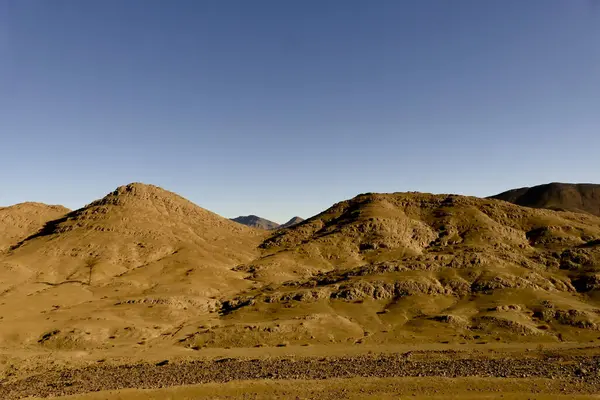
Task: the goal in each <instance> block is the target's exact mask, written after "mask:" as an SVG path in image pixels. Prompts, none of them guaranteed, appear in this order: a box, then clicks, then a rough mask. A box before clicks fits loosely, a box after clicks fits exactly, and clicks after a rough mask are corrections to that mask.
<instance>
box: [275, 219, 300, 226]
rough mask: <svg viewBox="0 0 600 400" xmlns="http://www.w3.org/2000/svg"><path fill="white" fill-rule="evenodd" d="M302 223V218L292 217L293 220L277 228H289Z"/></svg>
mask: <svg viewBox="0 0 600 400" xmlns="http://www.w3.org/2000/svg"><path fill="white" fill-rule="evenodd" d="M302 221H304V218H300V217H294V218H292V219H290V220H289V221H288V222H286V223H285V224H281V225H279V226H278V228H289V227H292V226H294V225H298V224H299V223H300V222H302Z"/></svg>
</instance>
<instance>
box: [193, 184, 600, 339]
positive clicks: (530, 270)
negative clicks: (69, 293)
mask: <svg viewBox="0 0 600 400" xmlns="http://www.w3.org/2000/svg"><path fill="white" fill-rule="evenodd" d="M261 247H262V248H263V251H264V253H263V256H262V257H261V258H259V259H257V260H254V261H253V262H252V263H248V264H246V265H242V266H239V267H238V268H237V269H238V270H240V271H245V272H246V273H248V274H249V279H253V280H255V281H257V282H264V284H265V286H263V287H261V288H259V289H256V290H251V291H249V292H247V293H244V294H243V295H240V296H238V297H236V298H234V299H232V300H231V301H229V302H226V303H224V306H223V310H222V312H223V314H224V315H225V316H226V318H227V320H228V321H229V322H230V323H232V327H230V328H228V329H230V330H233V329H234V328H233V326H235V324H234V323H233V322H234V321H236V322H237V323H238V324H243V323H244V321H255V324H254V325H253V326H256V329H258V331H259V332H261V329H265V330H266V331H263V332H264V333H262V334H257V333H256V332H255V331H248V334H246V335H243V334H241V333H239V332H238V335H237V336H236V342H237V343H240V345H241V343H245V345H253V344H257V343H255V342H256V341H262V343H263V344H265V343H269V344H271V345H274V344H275V343H276V342H278V341H283V340H285V341H288V342H290V343H301V342H302V341H309V342H311V341H313V342H321V343H330V342H336V343H353V342H357V343H371V344H376V343H389V342H411V341H412V342H415V341H423V342H428V341H436V340H444V341H450V342H461V341H465V340H476V339H479V338H483V339H481V340H486V341H489V340H498V341H515V340H516V341H520V340H541V341H561V340H567V338H568V340H583V339H584V338H585V340H587V339H590V340H592V339H593V340H595V339H596V338H597V337H598V331H599V330H600V218H598V217H594V216H591V215H589V214H579V213H569V212H555V211H550V210H541V209H531V208H524V207H520V206H516V205H513V204H510V203H506V202H501V201H497V200H492V199H478V198H471V197H462V196H454V195H429V194H420V193H395V194H365V195H360V196H357V197H356V198H354V199H352V200H349V201H344V202H340V203H338V204H336V205H334V206H333V207H331V208H330V209H328V210H326V211H325V212H323V213H321V214H319V215H317V216H315V217H313V218H310V219H309V220H307V221H305V222H304V223H302V224H300V225H297V226H296V227H292V228H290V229H287V230H284V231H278V232H276V233H275V234H274V235H272V236H271V237H270V238H268V239H267V240H265V241H264V242H263V243H262V245H261ZM275 321H276V322H275ZM271 324H274V325H276V328H273V326H272V325H271ZM267 332H268V333H267ZM226 337H228V336H227V335H226V334H222V335H219V333H218V332H217V333H213V336H212V337H210V339H209V336H207V335H198V336H195V338H196V339H195V345H199V343H206V341H208V343H212V342H210V340H212V341H213V342H214V341H218V340H223V339H222V338H226ZM257 337H260V338H257ZM474 338H475V339H474ZM202 340H204V342H202ZM259 344H260V343H259Z"/></svg>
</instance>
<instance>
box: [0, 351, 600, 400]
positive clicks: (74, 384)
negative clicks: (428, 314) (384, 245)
mask: <svg viewBox="0 0 600 400" xmlns="http://www.w3.org/2000/svg"><path fill="white" fill-rule="evenodd" d="M440 356H441V357H440ZM415 358H416V357H414V356H412V355H411V354H410V353H407V354H394V355H380V356H356V357H340V358H336V357H323V358H296V359H293V358H277V359H255V360H236V359H219V360H214V361H189V362H181V363H168V362H166V363H158V364H137V365H121V366H111V365H101V364H100V365H94V366H90V367H86V368H81V369H66V370H60V371H49V372H45V373H41V374H39V375H36V376H31V377H28V378H25V379H22V380H18V381H14V382H6V383H4V384H3V385H2V386H0V398H3V399H7V400H8V399H19V398H23V397H27V396H41V397H48V396H57V395H69V394H78V393H85V392H96V391H100V390H116V389H125V388H147V389H151V388H162V387H169V386H178V385H189V384H198V383H208V382H228V381H234V380H250V379H252V380H260V379H328V378H350V377H378V378H381V377H428V376H435V377H447V378H455V377H475V376H476V377H500V378H550V379H561V380H565V381H568V382H569V384H568V385H567V388H566V391H567V393H569V392H570V393H597V392H598V391H600V356H590V357H587V356H554V355H547V356H537V357H532V356H529V357H520V358H513V357H510V358H488V357H479V358H461V355H460V354H453V353H452V352H446V353H442V354H441V353H437V354H434V355H432V357H427V356H425V357H418V359H415Z"/></svg>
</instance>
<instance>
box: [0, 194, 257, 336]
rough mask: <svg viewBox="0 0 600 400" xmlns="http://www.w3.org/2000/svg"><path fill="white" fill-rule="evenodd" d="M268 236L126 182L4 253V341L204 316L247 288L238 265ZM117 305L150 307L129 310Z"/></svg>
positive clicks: (0, 308)
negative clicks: (218, 300) (226, 297)
mask: <svg viewBox="0 0 600 400" xmlns="http://www.w3.org/2000/svg"><path fill="white" fill-rule="evenodd" d="M263 237H264V234H263V233H262V232H260V231H258V230H254V229H251V228H248V227H246V226H243V225H240V224H237V223H235V222H232V221H229V220H228V219H226V218H223V217H220V216H218V215H216V214H214V213H212V212H210V211H207V210H205V209H203V208H200V207H198V206H196V205H195V204H193V203H191V202H189V201H187V200H186V199H184V198H182V197H180V196H178V195H176V194H174V193H171V192H168V191H166V190H163V189H161V188H158V187H156V186H152V185H144V184H139V183H134V184H130V185H127V186H122V187H119V188H118V189H116V190H115V191H114V192H112V193H110V194H108V195H107V196H106V197H104V198H103V199H100V200H97V201H94V202H92V203H91V204H89V205H87V206H86V207H83V208H81V209H79V210H76V211H73V212H71V213H69V214H67V215H65V216H64V217H62V218H60V219H57V220H54V221H52V222H50V223H47V224H46V226H45V227H44V228H43V229H42V230H41V231H39V232H37V233H36V234H34V235H32V236H30V237H28V238H26V239H24V240H22V241H21V242H20V243H19V244H18V245H17V246H15V247H14V248H13V249H12V250H11V251H10V252H8V253H7V254H5V255H4V257H2V258H0V297H1V298H2V301H1V302H0V303H1V304H0V316H3V317H4V318H3V319H2V320H1V322H0V343H2V341H3V340H2V339H3V338H4V339H6V338H7V337H10V338H11V340H14V341H16V342H24V343H28V342H29V341H33V342H34V343H35V342H37V340H38V339H39V335H40V333H41V332H40V331H45V330H49V331H54V330H57V331H61V332H65V334H66V335H67V336H66V337H65V338H64V341H63V342H60V343H61V346H62V345H66V344H65V343H70V344H69V345H74V344H73V343H77V342H78V341H80V340H83V339H85V340H84V341H83V343H86V341H87V342H89V343H90V345H91V346H93V345H94V343H100V342H101V343H104V341H105V340H107V337H108V336H110V330H111V329H121V328H124V327H125V326H131V327H135V328H136V329H139V330H141V331H144V330H145V329H150V330H152V326H154V325H157V323H158V322H160V323H162V324H166V325H167V326H168V325H169V324H171V323H178V321H179V319H180V318H183V319H185V318H186V317H185V315H186V313H187V312H189V313H192V312H193V313H199V312H200V313H201V312H206V311H207V310H208V309H210V308H211V307H213V305H214V303H215V302H216V300H215V299H216V298H217V297H219V296H223V295H226V294H233V293H237V292H238V291H239V290H241V289H244V288H246V287H248V286H249V285H250V283H249V282H248V281H247V280H244V279H243V276H242V274H240V273H238V272H235V271H232V268H233V267H234V266H235V265H237V264H238V263H241V262H245V261H248V260H251V259H253V258H254V257H256V254H257V250H256V248H257V245H258V244H259V243H260V241H261V240H262V238H263ZM128 302H129V303H128ZM120 303H125V304H144V306H142V307H141V310H142V311H140V312H133V314H132V315H131V316H130V315H128V312H127V311H125V309H124V308H119V307H116V306H115V304H120ZM154 304H156V305H158V306H157V308H156V309H150V310H149V311H151V312H152V315H148V314H146V313H145V312H144V311H145V310H147V307H148V305H150V306H152V305H154ZM50 311H54V313H53V314H52V318H50V317H48V316H47V315H45V314H46V313H48V312H50ZM92 315H93V316H94V318H91V316H92ZM46 317H48V318H46ZM89 320H93V321H95V322H89ZM84 321H88V323H86V322H84ZM82 324H83V325H85V326H86V328H85V329H87V332H88V335H86V334H84V333H83V331H82V329H80V327H81V325H82ZM65 326H68V327H69V329H68V330H65V329H66V328H65ZM118 327H119V328H118ZM3 329H4V330H3ZM71 331H72V333H70V334H67V332H71ZM157 332H158V331H157ZM42 333H43V332H42ZM155 333H156V332H155ZM2 334H4V335H2ZM79 335H82V336H81V337H80V336H79ZM142 336H143V334H142ZM36 337H37V339H36ZM96 341H99V342H96Z"/></svg>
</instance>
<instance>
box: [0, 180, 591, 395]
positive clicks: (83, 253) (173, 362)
mask: <svg viewBox="0 0 600 400" xmlns="http://www.w3.org/2000/svg"><path fill="white" fill-rule="evenodd" d="M34 209H35V210H36V211H35V212H31V211H30V210H31V206H27V207H23V206H20V207H17V206H15V207H8V208H3V209H0V216H4V215H9V216H8V217H6V216H4V217H3V219H2V220H1V221H2V229H1V230H0V232H2V237H1V238H0V240H1V242H0V243H2V244H3V246H4V250H3V251H2V252H1V253H0V353H1V354H0V379H1V380H2V386H0V393H2V397H3V398H19V397H20V396H25V395H36V396H49V395H58V394H65V395H66V394H73V395H77V396H84V397H81V398H115V399H116V398H138V397H135V396H138V395H140V396H141V395H142V394H143V395H147V396H157V398H159V397H158V396H163V395H164V396H174V397H172V398H185V396H196V395H194V394H193V393H196V394H197V395H198V396H200V395H202V396H207V397H210V398H217V396H222V397H223V398H227V396H233V397H235V396H238V395H240V396H241V393H254V392H253V390H254V391H255V392H256V393H255V394H256V396H257V397H256V396H255V398H263V397H269V396H271V398H289V397H286V396H288V395H289V396H291V395H292V394H293V395H294V396H299V397H300V398H304V397H308V398H312V397H319V398H327V397H323V396H324V394H323V393H326V392H331V393H338V394H340V393H342V392H339V391H340V390H342V389H344V390H345V389H347V390H348V392H347V393H346V394H344V396H346V397H347V398H352V396H355V397H356V398H358V396H359V395H361V393H362V394H363V395H365V396H366V395H372V396H373V398H385V396H392V397H393V396H394V395H410V396H412V395H413V394H416V395H422V396H428V395H432V396H433V395H435V394H439V395H440V396H441V395H443V394H444V393H446V394H447V395H448V396H450V395H455V394H456V395H457V396H459V395H460V396H468V395H469V393H468V390H467V386H469V385H471V384H472V385H474V386H475V387H476V388H479V389H476V393H479V394H480V395H481V396H483V395H484V394H485V395H486V396H487V395H488V394H490V393H492V392H493V391H490V390H491V388H493V387H495V386H496V385H500V386H502V385H505V386H502V387H506V391H507V392H506V393H509V392H510V391H512V392H514V393H517V394H515V396H517V395H518V393H524V390H525V391H526V389H524V388H526V387H527V385H525V386H524V384H523V382H525V381H527V382H529V383H530V384H531V385H533V384H535V385H537V386H535V387H537V388H538V389H537V390H538V394H539V395H540V396H542V395H548V396H552V395H558V394H560V393H563V394H565V393H566V394H576V393H578V394H581V395H586V396H587V395H592V394H593V393H594V392H597V388H598V384H599V383H600V382H599V381H598V365H599V362H600V359H599V358H598V354H599V353H598V346H600V296H599V293H600V292H599V289H600V217H597V216H594V215H591V214H589V213H579V212H567V211H553V210H547V209H534V208H525V207H521V206H518V205H514V204H511V203H508V202H504V201H500V200H495V199H480V198H474V197H464V196H457V195H432V194H423V193H392V194H371V193H368V194H363V195H359V196H357V197H355V198H353V199H350V200H347V201H342V202H340V203H337V204H335V205H333V206H332V207H331V208H329V209H327V210H325V211H324V212H322V213H321V214H318V215H316V216H314V217H312V218H310V219H308V220H306V221H302V222H301V223H299V224H297V225H294V226H292V227H290V228H285V229H280V230H277V231H271V232H269V231H265V230H260V229H253V228H250V227H246V226H244V225H241V224H238V223H235V222H233V221H230V220H227V219H225V218H222V217H220V216H218V215H216V214H214V213H212V212H210V211H207V210H204V209H202V208H200V207H198V206H196V205H195V204H193V203H191V202H189V201H187V200H185V199H183V198H182V197H180V196H178V195H176V194H174V193H171V192H168V191H166V190H163V189H161V188H158V187H155V186H152V185H144V184H130V185H127V186H123V187H120V188H118V189H117V190H115V191H114V192H111V193H109V194H108V195H107V196H106V197H104V198H103V199H100V200H97V201H94V202H92V203H90V204H89V205H88V206H86V207H84V208H82V209H79V210H76V211H73V212H69V211H68V210H66V209H64V208H60V207H50V206H44V205H36V206H35V208H34ZM7 210H9V211H10V214H7ZM40 210H41V211H40ZM9 218H10V219H9ZM13 221H18V223H16V222H13ZM164 361H168V362H164ZM161 362H162V363H161ZM157 364H158V365H157ZM427 376H430V377H436V378H435V379H433V378H431V379H430V380H427V381H426V382H427V383H424V384H421V383H418V382H422V381H420V380H422V379H424V378H423V377H427ZM323 379H327V383H323V382H321V383H318V384H317V383H311V384H310V385H311V389H306V390H304V389H301V388H300V386H301V382H304V381H310V382H315V381H321V380H323ZM330 379H332V380H331V381H329V380H330ZM381 379H383V380H382V381H378V380H381ZM274 380H277V381H278V382H279V381H281V383H282V385H283V386H273V384H272V382H273V381H274ZM345 380H348V382H351V384H350V383H349V386H348V387H346V386H345V385H344V384H343V383H340V382H344V381H345ZM445 380H447V382H448V383H447V384H446V383H440V382H446V381H445ZM496 380H500V381H501V382H500V383H497V384H496V383H492V382H496ZM225 382H229V383H225ZM294 382H297V385H296V383H294ZM374 382H380V383H381V386H377V385H375V383H374ZM466 382H470V383H468V384H467V383H466ZM198 384H199V385H200V386H191V387H187V388H179V389H176V388H172V389H162V388H165V387H172V386H180V385H198ZM211 385H212V386H211ZM215 385H216V386H215ZM244 385H245V386H244ZM286 385H287V386H286ZM327 385H330V386H327ZM336 385H337V386H336ZM411 385H412V386H411ZM506 385H508V386H506ZM375 386H377V387H378V388H379V389H375ZM282 387H287V388H289V393H288V392H285V390H284V391H283V392H282V391H281V390H283V389H281V388H282ZM411 387H412V388H415V391H414V392H413V391H411V390H409V389H407V388H411ZM136 388H137V389H147V390H155V391H154V392H153V391H150V392H139V393H138V392H135V391H134V392H131V390H133V389H136ZM211 388H212V389H211ZM241 388H245V389H241ZM363 388H371V389H365V390H367V391H368V390H371V392H364V393H363V392H361V390H363ZM419 388H421V389H419ZM447 388H450V389H451V388H454V389H456V390H458V391H456V390H455V391H454V392H452V391H450V392H443V390H444V389H447ZM457 388H462V389H460V390H459V389H457ZM486 388H487V389H486ZM416 389H419V390H420V391H419V390H416ZM463 389H464V390H463ZM488 389H490V390H488ZM99 390H113V391H115V390H116V392H111V393H108V392H106V393H107V394H106V396H107V397H93V395H89V396H91V397H86V396H87V395H83V393H84V392H88V391H89V392H91V391H99ZM128 390H129V391H128ZM156 390H158V391H156ZM160 390H167V391H166V392H161V391H160ZM286 390H287V389H286ZM377 390H380V391H379V392H377ZM438 390H442V391H441V392H438ZM186 391H187V392H186ZM236 391H237V393H238V395H236V394H235V393H236ZM319 391H320V392H319ZM284 392H285V393H287V394H285V393H284ZM185 393H188V394H185ZM232 393H233V394H232ZM369 393H371V394H369ZM452 393H454V394H452ZM457 393H458V394H457ZM342 394H343V393H342ZM110 396H112V397H110ZM120 396H121V397H120ZM332 396H333V394H332ZM340 396H341V395H340ZM490 396H493V393H492V394H490ZM190 398H193V397H190ZM249 398H252V397H249ZM331 398H333V397H331ZM337 398H340V397H337ZM341 398H344V397H343V396H342V397H341ZM467 398H468V397H467Z"/></svg>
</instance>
